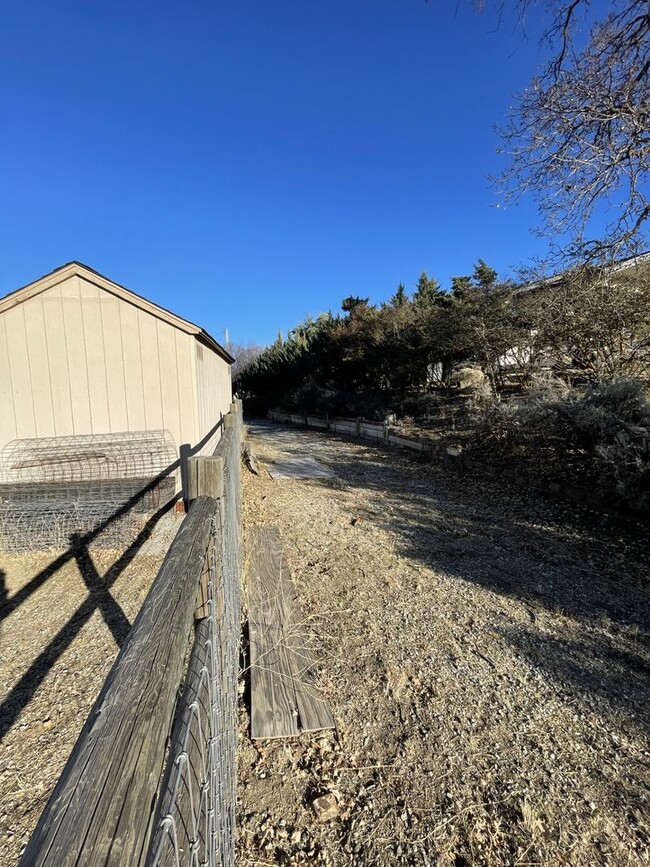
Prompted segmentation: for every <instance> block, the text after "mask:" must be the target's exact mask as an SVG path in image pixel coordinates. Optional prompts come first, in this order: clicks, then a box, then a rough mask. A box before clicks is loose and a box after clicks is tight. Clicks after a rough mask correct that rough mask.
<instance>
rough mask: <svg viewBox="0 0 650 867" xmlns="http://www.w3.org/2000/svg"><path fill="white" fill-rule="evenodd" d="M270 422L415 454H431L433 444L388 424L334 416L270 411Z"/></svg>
mask: <svg viewBox="0 0 650 867" xmlns="http://www.w3.org/2000/svg"><path fill="white" fill-rule="evenodd" d="M268 418H269V419H271V421H278V422H284V423H285V424H295V425H302V426H303V427H312V428H318V429H320V430H329V431H332V433H339V434H345V435H346V436H351V437H363V438H364V439H370V440H374V441H375V442H383V443H386V445H391V446H397V447H399V448H403V449H411V450H412V451H416V452H433V451H434V447H433V444H432V443H431V442H430V441H429V440H426V439H423V438H420V437H409V436H405V435H404V434H402V433H399V432H398V431H396V430H395V429H394V428H392V427H390V426H389V425H388V424H380V423H377V422H372V421H367V420H366V419H363V418H356V419H355V418H337V417H335V416H329V415H328V416H314V415H306V414H304V413H296V412H282V411H281V410H277V409H272V410H269V412H268Z"/></svg>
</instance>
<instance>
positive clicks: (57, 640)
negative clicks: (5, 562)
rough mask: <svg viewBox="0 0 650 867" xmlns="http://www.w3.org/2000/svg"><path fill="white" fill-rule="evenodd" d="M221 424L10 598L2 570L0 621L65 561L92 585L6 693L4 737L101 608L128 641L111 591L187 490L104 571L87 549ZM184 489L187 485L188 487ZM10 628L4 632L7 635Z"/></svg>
mask: <svg viewBox="0 0 650 867" xmlns="http://www.w3.org/2000/svg"><path fill="white" fill-rule="evenodd" d="M222 428H223V418H221V419H219V421H218V422H217V423H216V424H215V425H214V426H213V427H212V428H211V429H210V430H209V431H208V433H207V434H206V435H205V436H204V437H203V438H202V439H201V440H200V441H199V442H198V443H197V444H196V445H195V446H189V445H183V446H181V458H179V459H178V460H176V461H174V462H173V463H171V464H169V466H167V467H166V468H165V469H164V470H163V471H162V472H161V473H159V474H158V475H156V476H155V477H154V478H152V479H151V480H150V481H149V482H148V483H147V484H146V485H145V486H144V487H142V488H141V489H140V490H139V491H138V492H137V493H136V494H134V495H133V496H132V497H130V498H129V499H128V500H126V501H125V502H124V503H123V504H122V505H121V506H119V507H118V508H117V509H116V510H115V511H114V512H113V513H112V514H111V515H110V516H109V517H108V518H106V519H105V520H102V521H101V523H99V524H98V525H97V526H96V527H94V528H93V529H92V530H91V531H89V532H86V533H72V534H71V536H70V546H69V547H68V548H67V549H66V551H64V552H63V553H62V554H59V555H58V556H57V557H55V559H54V560H52V562H51V563H49V564H48V565H47V566H46V567H45V568H44V569H41V570H39V571H38V572H37V573H36V574H35V575H34V576H33V577H32V578H31V579H30V581H29V582H28V583H27V584H25V586H24V587H22V588H21V589H20V590H18V591H17V592H16V593H14V594H13V596H11V597H9V596H8V593H7V589H6V573H5V572H4V570H2V569H0V625H1V624H2V622H3V621H4V620H6V618H7V617H9V615H10V614H11V613H12V612H14V611H15V610H16V609H17V608H18V607H19V606H20V605H22V604H23V603H24V602H25V601H26V600H27V599H29V598H30V597H31V596H32V594H33V593H35V592H36V591H37V590H39V589H40V588H41V587H43V585H44V584H45V583H46V582H48V581H49V580H50V579H51V578H53V577H54V576H55V575H56V573H57V572H58V571H59V570H60V569H62V568H63V567H64V566H65V565H66V564H67V563H69V562H71V561H72V560H76V562H77V564H78V566H79V571H80V573H81V576H82V578H83V580H84V582H85V584H86V587H87V589H88V596H87V597H86V599H84V601H83V602H82V604H81V605H80V606H79V607H78V608H77V609H76V610H75V611H74V612H73V613H72V614H71V616H70V617H69V619H68V621H67V622H66V623H65V625H64V626H63V627H62V628H61V629H60V630H59V631H58V632H57V634H56V635H55V636H54V637H53V638H52V639H51V640H50V641H49V642H48V644H47V645H46V646H45V647H44V648H43V650H42V651H41V652H40V653H39V655H38V656H37V657H36V658H35V659H34V660H33V661H32V662H31V663H30V664H29V667H28V668H27V669H26V671H25V672H24V674H23V675H22V676H21V677H20V679H19V680H18V681H17V683H16V684H15V685H14V686H13V687H12V689H11V690H10V692H9V693H8V695H7V696H6V698H5V699H4V700H3V701H2V704H0V740H1V739H2V738H4V736H5V735H6V734H7V732H8V731H9V730H10V729H11V727H12V726H13V725H14V723H15V722H16V720H17V719H18V717H19V716H20V714H21V712H22V711H23V709H24V708H25V707H26V706H27V705H28V704H29V702H30V700H31V699H32V698H33V696H34V694H35V693H36V691H37V690H38V688H39V686H40V685H41V683H42V682H43V680H44V678H45V677H46V676H47V674H48V672H49V670H50V669H51V668H52V666H53V665H54V664H55V663H56V661H57V660H58V659H59V658H60V657H61V656H62V654H63V653H65V651H66V650H67V648H68V647H70V645H71V644H72V642H73V641H74V639H75V638H76V636H77V635H78V634H79V632H80V631H81V629H82V628H83V626H84V625H85V624H86V623H87V621H88V620H89V619H90V618H91V617H92V615H93V614H94V612H95V611H96V610H99V611H100V613H101V615H102V617H103V619H104V622H105V623H106V625H107V626H108V628H109V629H110V631H111V633H112V635H113V638H114V639H115V643H116V645H117V647H118V648H120V647H121V646H122V644H123V643H124V641H125V639H126V636H127V635H128V632H129V630H130V628H131V624H130V622H129V620H128V619H127V617H126V616H125V614H124V612H123V611H122V609H121V608H120V606H119V605H118V603H117V602H116V600H115V599H114V597H113V596H112V595H111V593H110V589H111V587H112V586H113V584H115V582H116V581H117V579H118V578H119V576H120V575H121V574H122V573H123V572H124V570H125V569H126V568H127V566H128V565H129V564H130V563H131V561H132V560H133V558H134V557H135V556H136V554H137V553H138V551H139V549H140V548H141V547H142V545H144V543H145V542H146V541H147V539H149V538H150V537H151V535H152V534H153V532H154V530H155V528H156V526H157V524H158V522H159V521H160V519H161V518H162V517H163V516H164V515H165V514H167V513H168V512H169V511H171V509H173V508H174V507H175V505H176V503H177V502H178V501H179V500H180V499H181V498H182V496H183V493H182V492H179V493H177V494H175V495H174V496H173V497H172V498H171V499H169V500H167V502H165V503H164V504H163V505H162V506H160V507H159V508H158V509H157V510H156V511H155V512H154V513H153V514H151V515H150V517H149V518H148V519H147V521H146V523H145V524H144V526H143V527H142V528H141V529H140V530H139V532H138V533H137V535H136V536H135V538H133V540H132V541H131V542H130V543H129V544H128V545H127V546H126V547H125V549H124V551H123V552H122V554H120V556H119V557H118V559H117V560H116V561H115V562H114V563H113V564H112V565H111V566H110V568H109V569H108V570H107V571H106V572H105V574H104V575H99V573H98V572H97V569H96V568H95V565H94V563H93V561H92V558H91V556H90V554H89V552H88V548H89V546H90V545H92V544H93V543H94V542H95V541H96V540H97V539H98V538H99V537H100V536H101V534H102V533H104V532H105V531H106V530H107V529H108V528H109V527H111V526H112V525H114V524H116V523H117V522H118V521H119V520H120V519H122V518H124V517H125V516H126V515H128V514H129V513H131V512H133V511H134V510H136V509H137V508H138V506H139V505H140V504H141V503H142V502H143V500H144V499H145V498H146V497H147V496H148V495H150V494H152V493H153V492H155V491H156V489H158V487H159V485H160V483H161V482H162V481H164V480H165V479H168V478H169V477H170V476H171V475H172V474H173V473H174V472H175V471H176V470H178V469H180V470H181V475H182V477H183V479H185V470H184V467H185V464H186V460H187V458H188V457H191V456H193V455H195V454H197V453H198V452H199V451H200V450H201V449H202V448H203V447H204V446H205V445H206V443H208V442H209V440H210V439H211V438H212V437H213V436H214V435H215V434H216V433H217V432H218V431H220V430H222ZM184 489H185V488H184ZM6 635H7V633H6V632H5V638H6Z"/></svg>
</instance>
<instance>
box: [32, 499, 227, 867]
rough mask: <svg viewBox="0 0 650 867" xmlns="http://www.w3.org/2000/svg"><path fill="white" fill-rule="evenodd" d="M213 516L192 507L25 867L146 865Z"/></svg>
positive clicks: (208, 506)
mask: <svg viewBox="0 0 650 867" xmlns="http://www.w3.org/2000/svg"><path fill="white" fill-rule="evenodd" d="M216 508H217V501H216V500H215V499H213V498H212V497H208V496H199V497H197V499H195V500H194V501H193V502H192V504H191V506H190V510H189V513H188V515H187V517H186V518H185V520H184V521H183V524H182V526H181V528H180V530H179V532H178V535H177V536H176V539H175V540H174V542H173V544H172V546H171V548H170V549H169V551H168V553H167V556H166V558H165V561H164V563H163V565H162V567H161V569H160V571H159V573H158V575H157V577H156V579H155V581H154V584H153V586H152V588H151V590H150V591H149V594H148V596H147V598H146V600H145V602H144V605H143V607H142V609H141V611H140V613H139V615H138V617H137V618H136V620H135V623H134V624H133V628H132V629H131V632H130V633H129V636H128V638H127V640H126V642H125V644H124V646H123V647H122V650H121V652H120V654H119V656H118V657H117V659H116V661H115V664H114V665H113V668H112V669H111V672H110V674H109V676H108V678H107V680H106V682H105V684H104V686H103V688H102V691H101V693H100V694H99V697H98V698H97V701H96V702H95V704H94V706H93V708H92V710H91V712H90V714H89V716H88V719H87V720H86V722H85V724H84V727H83V729H82V731H81V734H80V735H79V739H78V740H77V743H76V745H75V747H74V749H73V751H72V753H71V755H70V758H69V759H68V762H67V764H66V766H65V768H64V770H63V773H62V775H61V777H60V779H59V782H58V783H57V785H56V788H55V789H54V792H53V794H52V796H51V798H50V800H49V801H48V803H47V806H46V807H45V810H44V812H43V815H42V816H41V818H40V821H39V823H38V825H37V827H36V830H35V831H34V833H33V835H32V837H31V839H30V841H29V844H28V846H27V848H26V850H25V852H24V854H23V857H22V859H21V862H20V864H21V867H27V865H29V867H35V865H51V867H62V865H75V867H77V865H85V867H98V865H112V867H113V865H114V867H117V865H122V867H123V865H128V867H135V865H143V864H144V863H145V860H146V857H147V850H148V847H149V839H150V836H151V833H152V826H153V823H154V821H155V818H156V817H155V809H156V796H157V794H158V787H159V783H160V778H161V774H162V771H163V765H164V762H165V757H166V747H167V742H168V738H169V735H170V731H171V727H172V722H173V717H174V710H175V705H176V699H177V693H178V689H179V684H180V683H181V679H182V675H183V666H184V660H185V655H186V651H187V649H188V641H189V636H190V634H191V630H192V625H193V618H194V610H195V607H196V602H197V590H198V588H199V582H200V580H201V575H202V572H203V564H204V559H205V555H206V549H207V546H208V541H209V537H210V532H211V519H212V517H213V515H214V514H215V510H216Z"/></svg>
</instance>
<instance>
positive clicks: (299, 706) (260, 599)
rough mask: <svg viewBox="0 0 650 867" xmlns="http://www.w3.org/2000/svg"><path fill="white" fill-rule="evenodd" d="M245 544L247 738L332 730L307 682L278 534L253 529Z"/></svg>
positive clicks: (310, 670) (311, 669)
mask: <svg viewBox="0 0 650 867" xmlns="http://www.w3.org/2000/svg"><path fill="white" fill-rule="evenodd" d="M248 541H249V575H248V587H249V615H248V623H249V638H250V653H251V737H252V738H253V739H257V738H278V737H294V736H296V735H298V734H299V733H300V732H301V731H317V730H319V729H325V728H334V727H335V724H334V719H333V717H332V714H331V711H330V709H329V706H328V704H327V702H326V701H325V699H324V698H323V697H322V696H321V694H320V692H319V691H318V690H317V689H316V688H315V687H314V686H313V683H312V681H313V679H314V676H315V670H316V666H315V663H314V659H313V652H312V647H311V646H310V640H309V637H308V635H307V630H306V628H305V626H304V624H303V623H302V618H301V615H300V610H299V608H298V605H297V603H296V600H295V597H294V590H293V584H292V581H291V576H290V573H289V569H288V566H287V563H286V560H285V558H284V555H283V553H282V544H281V541H280V534H279V532H278V531H277V529H276V528H273V527H263V528H260V527H255V528H252V529H251V530H250V532H249V540H248Z"/></svg>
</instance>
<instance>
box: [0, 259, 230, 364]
mask: <svg viewBox="0 0 650 867" xmlns="http://www.w3.org/2000/svg"><path fill="white" fill-rule="evenodd" d="M69 277H83V279H84V280H87V281H88V282H89V283H93V284H94V285H95V286H98V287H99V288H100V289H103V290H104V291H106V292H110V294H111V295H115V296H116V297H117V298H121V299H122V300H123V301H126V302H127V303H129V304H133V306H134V307H138V308H140V310H144V311H145V312H146V313H150V314H151V315H152V316H155V317H156V318H158V319H162V321H163V322H167V323H169V324H170V325H173V326H174V327H175V328H178V329H180V330H181V331H184V332H185V333H186V334H191V335H193V336H194V337H196V339H197V340H199V341H200V342H201V343H203V344H205V345H206V346H208V347H209V348H210V349H212V350H214V351H215V352H216V353H217V354H218V355H220V356H221V358H223V359H224V361H227V362H228V364H232V363H233V362H234V360H235V359H234V358H233V357H232V355H231V354H230V353H229V352H228V351H227V350H226V349H224V348H223V346H221V344H219V343H217V341H216V340H215V339H214V337H211V336H210V335H209V334H208V332H207V331H205V330H204V329H203V328H200V327H199V326H198V325H195V324H194V323H193V322H190V321H189V320H188V319H183V318H182V317H180V316H177V315H176V314H175V313H172V312H171V311H170V310H165V308H164V307H160V306H159V305H158V304H154V303H153V301H148V300H147V299H146V298H143V297H142V295H138V294H137V293H135V292H132V291H131V289H126V288H125V287H124V286H120V284H119V283H114V282H113V281H112V280H109V279H108V277H104V275H103V274H100V273H99V271H95V270H94V269H93V268H89V267H88V265H84V264H83V263H82V262H68V263H67V264H66V265H62V266H61V267H60V268H56V269H55V270H54V271H52V272H51V273H50V274H46V275H45V276H43V277H40V278H39V279H38V280H34V281H33V282H32V283H28V284H27V286H23V287H22V288H21V289H16V291H15V292H10V293H9V294H8V295H5V296H4V298H0V313H4V312H5V311H6V310H10V309H11V308H12V307H16V306H17V305H18V304H22V303H23V301H27V299H28V298H33V297H34V296H35V295H40V293H41V292H45V291H46V290H47V289H51V288H52V286H56V285H57V284H59V283H62V282H63V281H64V280H67V279H68V278H69Z"/></svg>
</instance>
